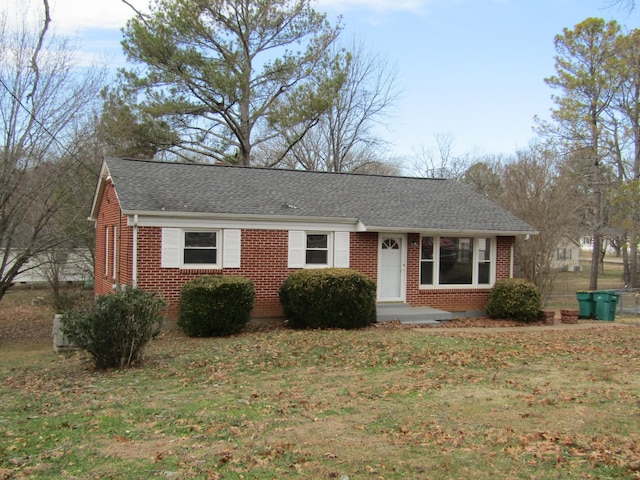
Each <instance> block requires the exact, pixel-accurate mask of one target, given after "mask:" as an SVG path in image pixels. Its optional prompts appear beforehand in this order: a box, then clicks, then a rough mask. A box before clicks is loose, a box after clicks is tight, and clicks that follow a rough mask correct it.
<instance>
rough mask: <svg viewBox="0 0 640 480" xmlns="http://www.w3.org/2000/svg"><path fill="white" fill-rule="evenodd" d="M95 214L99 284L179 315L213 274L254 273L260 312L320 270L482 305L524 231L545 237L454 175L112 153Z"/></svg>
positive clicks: (441, 302) (449, 303)
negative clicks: (186, 290) (193, 284)
mask: <svg viewBox="0 0 640 480" xmlns="http://www.w3.org/2000/svg"><path fill="white" fill-rule="evenodd" d="M90 218H91V219H92V220H93V221H94V222H95V226H96V271H95V293H96V294H104V293H108V292H110V291H112V289H113V288H114V286H115V285H117V284H120V285H129V286H137V287H139V288H143V289H146V290H149V291H155V292H157V293H158V294H160V295H161V296H162V297H163V298H164V299H165V300H167V301H168V302H169V315H170V316H172V317H174V318H175V317H176V316H177V314H178V308H179V298H180V291H181V288H182V286H183V285H184V283H185V282H187V281H188V280H190V279H192V278H194V277H196V276H198V275H205V274H211V275H241V276H245V277H248V278H250V279H251V280H252V281H253V282H254V284H255V289H256V299H255V304H254V310H253V316H254V317H256V318H258V317H278V316H282V308H281V305H280V302H279V299H278V290H279V288H280V285H281V284H282V282H283V281H284V280H285V279H286V278H287V276H288V275H290V274H291V273H292V272H293V271H295V270H297V269H301V268H323V267H344V268H352V269H355V270H358V271H360V272H362V273H364V274H365V275H367V276H369V277H370V278H371V279H372V280H373V281H374V282H375V283H376V284H377V301H378V302H380V303H384V302H397V303H406V304H409V305H411V306H429V307H433V308H437V309H441V310H446V311H449V312H456V313H457V312H469V311H473V312H477V311H482V310H483V309H484V306H485V304H486V301H487V298H488V295H489V291H490V289H491V287H492V286H493V284H494V283H495V281H496V280H497V279H502V278H509V277H511V276H512V275H513V270H514V264H513V262H514V252H513V247H514V242H515V236H517V235H534V234H536V233H537V232H536V230H535V229H534V228H532V227H531V226H530V225H528V224H527V223H525V222H523V221H522V220H520V219H519V218H517V217H515V216H514V215H512V214H511V213H509V212H508V211H506V210H504V209H503V208H501V207H499V206H498V205H496V204H494V203H493V202H491V201H489V200H487V199H486V198H484V197H483V196H481V195H478V194H476V193H474V192H473V191H472V190H471V189H470V188H469V187H467V186H466V185H464V184H462V183H460V182H457V181H454V180H444V179H423V178H413V177H390V176H378V175H354V174H340V173H326V172H309V171H299V170H278V169H266V168H256V167H236V166H229V165H211V164H187V163H166V162H157V161H143V160H130V159H123V158H108V159H106V160H105V162H104V163H103V166H102V171H101V174H100V178H99V181H98V185H97V189H96V193H95V197H94V201H93V205H92V210H91V216H90Z"/></svg>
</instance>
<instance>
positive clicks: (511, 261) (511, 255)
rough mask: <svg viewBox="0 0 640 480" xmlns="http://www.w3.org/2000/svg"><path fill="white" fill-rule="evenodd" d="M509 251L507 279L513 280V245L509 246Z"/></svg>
mask: <svg viewBox="0 0 640 480" xmlns="http://www.w3.org/2000/svg"><path fill="white" fill-rule="evenodd" d="M509 250H510V252H511V253H510V255H509V278H513V268H514V262H515V258H514V257H515V255H516V245H515V243H512V244H511V248H510V249H509Z"/></svg>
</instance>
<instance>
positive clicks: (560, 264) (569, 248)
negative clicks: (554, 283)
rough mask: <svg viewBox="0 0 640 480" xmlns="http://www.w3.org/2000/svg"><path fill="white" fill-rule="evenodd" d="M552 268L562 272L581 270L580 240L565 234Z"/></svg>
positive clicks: (559, 244) (552, 262)
mask: <svg viewBox="0 0 640 480" xmlns="http://www.w3.org/2000/svg"><path fill="white" fill-rule="evenodd" d="M551 268H553V269H555V270H559V271H561V272H580V271H581V269H582V267H581V266H580V242H579V241H578V240H574V239H573V238H572V237H570V236H568V235H563V237H562V238H561V239H560V242H559V243H558V247H557V248H556V254H555V256H554V258H553V259H552V261H551Z"/></svg>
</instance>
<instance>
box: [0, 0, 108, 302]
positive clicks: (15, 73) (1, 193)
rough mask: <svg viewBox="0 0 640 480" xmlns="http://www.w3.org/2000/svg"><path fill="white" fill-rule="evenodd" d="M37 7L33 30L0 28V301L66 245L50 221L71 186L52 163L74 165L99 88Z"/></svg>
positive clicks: (21, 24) (64, 169)
mask: <svg viewBox="0 0 640 480" xmlns="http://www.w3.org/2000/svg"><path fill="white" fill-rule="evenodd" d="M43 6H44V9H43V15H42V17H41V19H40V25H39V26H37V25H36V24H34V25H29V23H28V22H27V20H26V19H25V18H22V19H17V21H16V22H15V23H14V24H10V23H9V21H8V19H6V18H4V19H3V21H2V24H1V25H0V89H1V90H2V91H3V93H2V95H0V137H1V139H2V140H1V142H2V144H1V145H0V148H1V154H0V155H1V157H0V299H1V298H2V297H3V296H4V294H5V293H6V291H7V289H8V288H9V287H10V286H11V283H12V281H13V279H14V278H15V277H16V275H18V274H19V273H20V272H21V271H22V270H23V269H24V268H26V267H25V266H26V264H27V262H28V261H29V260H30V259H31V258H35V257H37V256H38V255H39V254H40V253H42V252H45V251H47V250H49V249H51V248H53V247H55V246H57V245H60V244H61V243H63V242H64V241H66V240H67V237H68V231H67V233H66V234H61V232H64V231H65V230H67V229H65V228H60V226H59V227H58V228H52V223H53V222H54V220H55V219H56V218H58V214H59V212H60V211H61V209H62V208H63V206H64V205H65V204H66V203H67V202H68V201H70V199H73V198H74V196H75V194H76V192H77V189H78V188H79V185H77V184H75V183H74V182H72V181H70V180H69V176H68V174H69V163H63V162H61V161H60V160H61V159H62V158H64V157H66V158H67V159H68V161H70V162H72V163H73V164H74V165H77V164H78V161H77V159H75V157H74V154H73V152H72V151H71V150H69V145H70V142H71V139H72V138H73V132H74V130H75V129H76V127H77V126H78V125H79V124H81V123H83V122H84V121H86V120H87V117H86V115H85V113H86V112H87V111H88V112H91V108H88V107H89V106H90V105H91V104H92V102H94V101H95V99H96V98H97V94H98V92H99V89H100V87H101V84H102V77H101V74H100V72H98V71H96V70H93V69H83V70H82V72H81V70H80V69H78V68H75V64H74V58H75V57H74V50H73V49H72V48H71V46H70V44H69V42H68V41H67V40H65V39H62V38H59V37H55V36H52V35H50V34H49V32H48V27H49V23H50V22H51V18H50V15H49V5H48V1H47V0H43ZM83 213H84V214H85V215H86V212H83ZM67 221H71V220H70V219H68V220H67Z"/></svg>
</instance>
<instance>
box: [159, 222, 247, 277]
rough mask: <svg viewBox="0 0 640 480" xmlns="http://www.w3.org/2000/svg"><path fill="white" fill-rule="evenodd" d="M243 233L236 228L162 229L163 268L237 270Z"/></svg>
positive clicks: (161, 262)
mask: <svg viewBox="0 0 640 480" xmlns="http://www.w3.org/2000/svg"><path fill="white" fill-rule="evenodd" d="M241 241H242V233H241V231H240V230H237V229H207V228H201V229H195V228H172V227H164V228H163V229H162V249H161V255H160V266H161V267H162V268H184V269H219V268H240V264H241V256H242V249H241Z"/></svg>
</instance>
